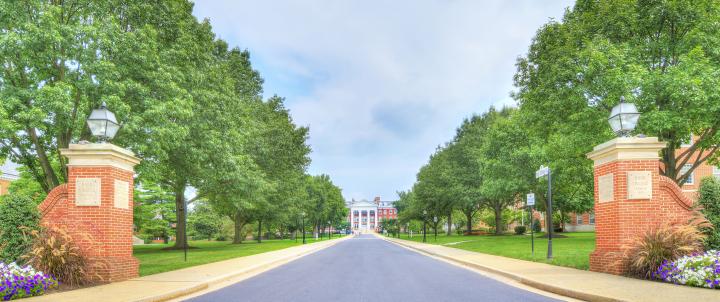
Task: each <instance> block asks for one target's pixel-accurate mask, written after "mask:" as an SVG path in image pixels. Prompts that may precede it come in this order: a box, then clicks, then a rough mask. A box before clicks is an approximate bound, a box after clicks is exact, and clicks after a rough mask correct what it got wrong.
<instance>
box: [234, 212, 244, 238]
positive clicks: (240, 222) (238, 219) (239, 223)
mask: <svg viewBox="0 0 720 302" xmlns="http://www.w3.org/2000/svg"><path fill="white" fill-rule="evenodd" d="M233 220H234V223H235V234H234V236H233V242H232V243H233V244H240V243H242V242H243V239H245V238H244V237H245V236H243V235H244V234H243V231H242V230H243V227H244V226H245V220H244V219H242V216H241V215H240V214H239V213H238V214H235V219H233Z"/></svg>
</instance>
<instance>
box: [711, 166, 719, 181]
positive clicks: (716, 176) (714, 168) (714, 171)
mask: <svg viewBox="0 0 720 302" xmlns="http://www.w3.org/2000/svg"><path fill="white" fill-rule="evenodd" d="M713 176H715V178H716V179H718V180H720V167H713Z"/></svg>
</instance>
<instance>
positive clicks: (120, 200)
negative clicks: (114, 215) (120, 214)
mask: <svg viewBox="0 0 720 302" xmlns="http://www.w3.org/2000/svg"><path fill="white" fill-rule="evenodd" d="M129 186H130V184H129V183H128V182H127V181H122V180H117V179H116V180H115V196H114V198H113V199H114V200H115V201H114V203H115V207H116V208H121V209H127V208H128V206H129V204H130V202H129V198H130V189H129Z"/></svg>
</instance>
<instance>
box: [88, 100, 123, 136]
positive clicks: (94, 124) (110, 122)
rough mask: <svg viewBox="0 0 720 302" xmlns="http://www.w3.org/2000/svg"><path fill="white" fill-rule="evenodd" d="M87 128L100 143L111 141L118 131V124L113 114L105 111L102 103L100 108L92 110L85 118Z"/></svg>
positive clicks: (105, 107)
mask: <svg viewBox="0 0 720 302" xmlns="http://www.w3.org/2000/svg"><path fill="white" fill-rule="evenodd" d="M87 126H88V128H90V133H92V135H93V136H96V137H97V138H98V139H99V140H100V141H101V142H107V141H109V140H112V139H113V137H115V134H117V132H118V130H120V124H119V123H118V121H117V119H116V118H115V114H114V113H112V111H110V110H108V109H107V105H106V104H105V102H102V105H100V108H98V109H93V111H92V112H91V113H90V116H89V117H88V118H87Z"/></svg>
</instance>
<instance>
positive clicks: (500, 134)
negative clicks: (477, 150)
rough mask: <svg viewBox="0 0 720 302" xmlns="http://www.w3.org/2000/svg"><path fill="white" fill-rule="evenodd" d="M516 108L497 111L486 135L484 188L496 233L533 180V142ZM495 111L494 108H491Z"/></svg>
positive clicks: (500, 231)
mask: <svg viewBox="0 0 720 302" xmlns="http://www.w3.org/2000/svg"><path fill="white" fill-rule="evenodd" d="M514 112H515V109H507V108H505V109H503V110H501V111H498V112H497V113H494V114H497V115H498V117H496V118H495V119H494V120H493V123H492V124H491V125H490V127H489V129H488V131H487V133H486V134H485V135H484V136H483V145H482V148H481V153H482V159H483V164H482V174H483V175H485V176H486V178H485V179H484V180H483V186H482V188H481V191H482V195H483V197H484V202H485V204H486V205H487V207H488V208H490V209H491V210H492V211H493V214H494V216H495V234H498V235H499V234H501V233H502V231H503V229H502V227H503V224H502V214H503V212H504V211H505V210H506V209H507V208H508V207H510V206H512V205H515V204H517V203H518V202H519V201H520V200H521V198H522V197H521V196H522V195H523V193H525V192H527V191H528V190H529V189H530V187H531V186H532V183H533V181H534V170H533V169H532V167H528V164H529V163H533V162H534V160H533V152H532V145H531V144H530V143H529V140H528V137H527V133H526V132H525V131H523V129H522V128H521V127H520V125H519V124H518V122H517V120H516V119H515V118H514V115H513V113H514ZM491 114H492V110H491Z"/></svg>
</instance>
